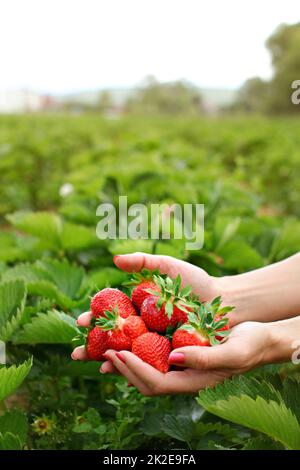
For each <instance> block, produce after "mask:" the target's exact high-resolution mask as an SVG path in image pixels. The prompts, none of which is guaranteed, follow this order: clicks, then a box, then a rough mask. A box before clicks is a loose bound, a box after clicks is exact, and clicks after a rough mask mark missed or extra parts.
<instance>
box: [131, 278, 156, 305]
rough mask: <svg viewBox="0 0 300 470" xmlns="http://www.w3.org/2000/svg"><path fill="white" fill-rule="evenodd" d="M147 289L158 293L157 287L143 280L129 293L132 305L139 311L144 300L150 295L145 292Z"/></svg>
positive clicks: (151, 282)
mask: <svg viewBox="0 0 300 470" xmlns="http://www.w3.org/2000/svg"><path fill="white" fill-rule="evenodd" d="M149 289H151V290H152V291H157V292H159V287H158V286H157V285H156V284H155V283H154V282H153V281H147V280H145V281H142V282H141V283H140V284H138V285H137V286H136V287H135V288H134V289H133V291H132V293H131V300H132V303H133V304H134V305H135V307H137V308H138V309H139V310H140V309H141V306H142V303H143V302H144V300H145V299H147V297H150V296H151V295H152V294H151V293H150V292H147V291H148V290H149Z"/></svg>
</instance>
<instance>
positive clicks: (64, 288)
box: [36, 260, 84, 299]
mask: <svg viewBox="0 0 300 470" xmlns="http://www.w3.org/2000/svg"><path fill="white" fill-rule="evenodd" d="M36 266H37V267H38V268H40V269H41V270H42V271H43V272H44V273H45V275H46V274H47V277H48V279H49V280H50V281H51V282H53V284H55V285H56V287H57V288H58V289H59V291H60V292H62V293H63V294H64V295H66V296H67V297H69V298H70V299H75V298H77V296H78V294H79V292H80V288H81V286H82V282H83V279H84V270H83V269H82V268H80V267H79V266H75V265H72V264H70V263H69V262H68V261H67V260H64V261H57V260H46V261H38V262H37V263H36Z"/></svg>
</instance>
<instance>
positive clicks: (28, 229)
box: [6, 211, 62, 249]
mask: <svg viewBox="0 0 300 470" xmlns="http://www.w3.org/2000/svg"><path fill="white" fill-rule="evenodd" d="M6 218H7V219H8V220H9V222H10V223H11V224H12V225H13V226H14V227H16V228H17V229H18V230H21V231H22V232H25V233H28V234H30V235H34V236H36V237H38V238H39V239H41V240H42V242H43V245H45V246H47V247H49V248H54V249H58V248H60V246H61V242H60V237H61V232H62V221H61V218H60V217H59V216H58V215H56V214H52V213H51V212H25V211H19V212H15V213H14V214H10V215H7V217H6Z"/></svg>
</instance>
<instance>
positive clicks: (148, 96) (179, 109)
mask: <svg viewBox="0 0 300 470" xmlns="http://www.w3.org/2000/svg"><path fill="white" fill-rule="evenodd" d="M126 110H127V111H128V112H132V113H138V114H148V115H156V114H167V115H182V114H199V113H201V111H202V99H201V95H200V93H199V91H198V90H197V88H195V87H193V86H192V85H190V84H188V83H185V82H183V81H176V82H168V83H160V82H158V81H157V80H156V79H155V78H154V77H152V76H149V77H147V78H146V79H145V80H144V81H143V83H142V85H141V86H140V87H139V88H138V89H137V91H136V93H135V94H134V96H131V97H130V98H129V99H128V100H127V103H126Z"/></svg>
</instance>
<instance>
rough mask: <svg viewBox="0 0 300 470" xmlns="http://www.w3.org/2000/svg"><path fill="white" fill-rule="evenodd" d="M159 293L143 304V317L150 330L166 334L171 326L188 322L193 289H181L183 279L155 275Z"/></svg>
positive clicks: (148, 298)
mask: <svg viewBox="0 0 300 470" xmlns="http://www.w3.org/2000/svg"><path fill="white" fill-rule="evenodd" d="M153 279H154V282H155V284H156V285H157V286H158V288H159V291H158V292H157V294H156V293H153V295H151V296H150V297H147V298H146V299H145V300H144V302H143V303H142V307H141V316H142V318H143V320H144V322H145V323H146V325H147V327H148V328H149V329H150V330H153V331H157V332H159V333H164V332H165V331H166V329H167V328H168V327H169V326H172V327H176V326H177V325H178V323H179V322H180V323H186V322H187V313H186V312H184V311H183V310H182V308H185V309H186V310H190V308H189V305H191V303H192V297H191V288H190V287H189V286H187V287H185V288H184V289H181V288H180V285H181V279H180V276H179V275H178V276H177V278H176V279H171V278H170V277H168V276H167V277H162V276H158V275H153Z"/></svg>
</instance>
